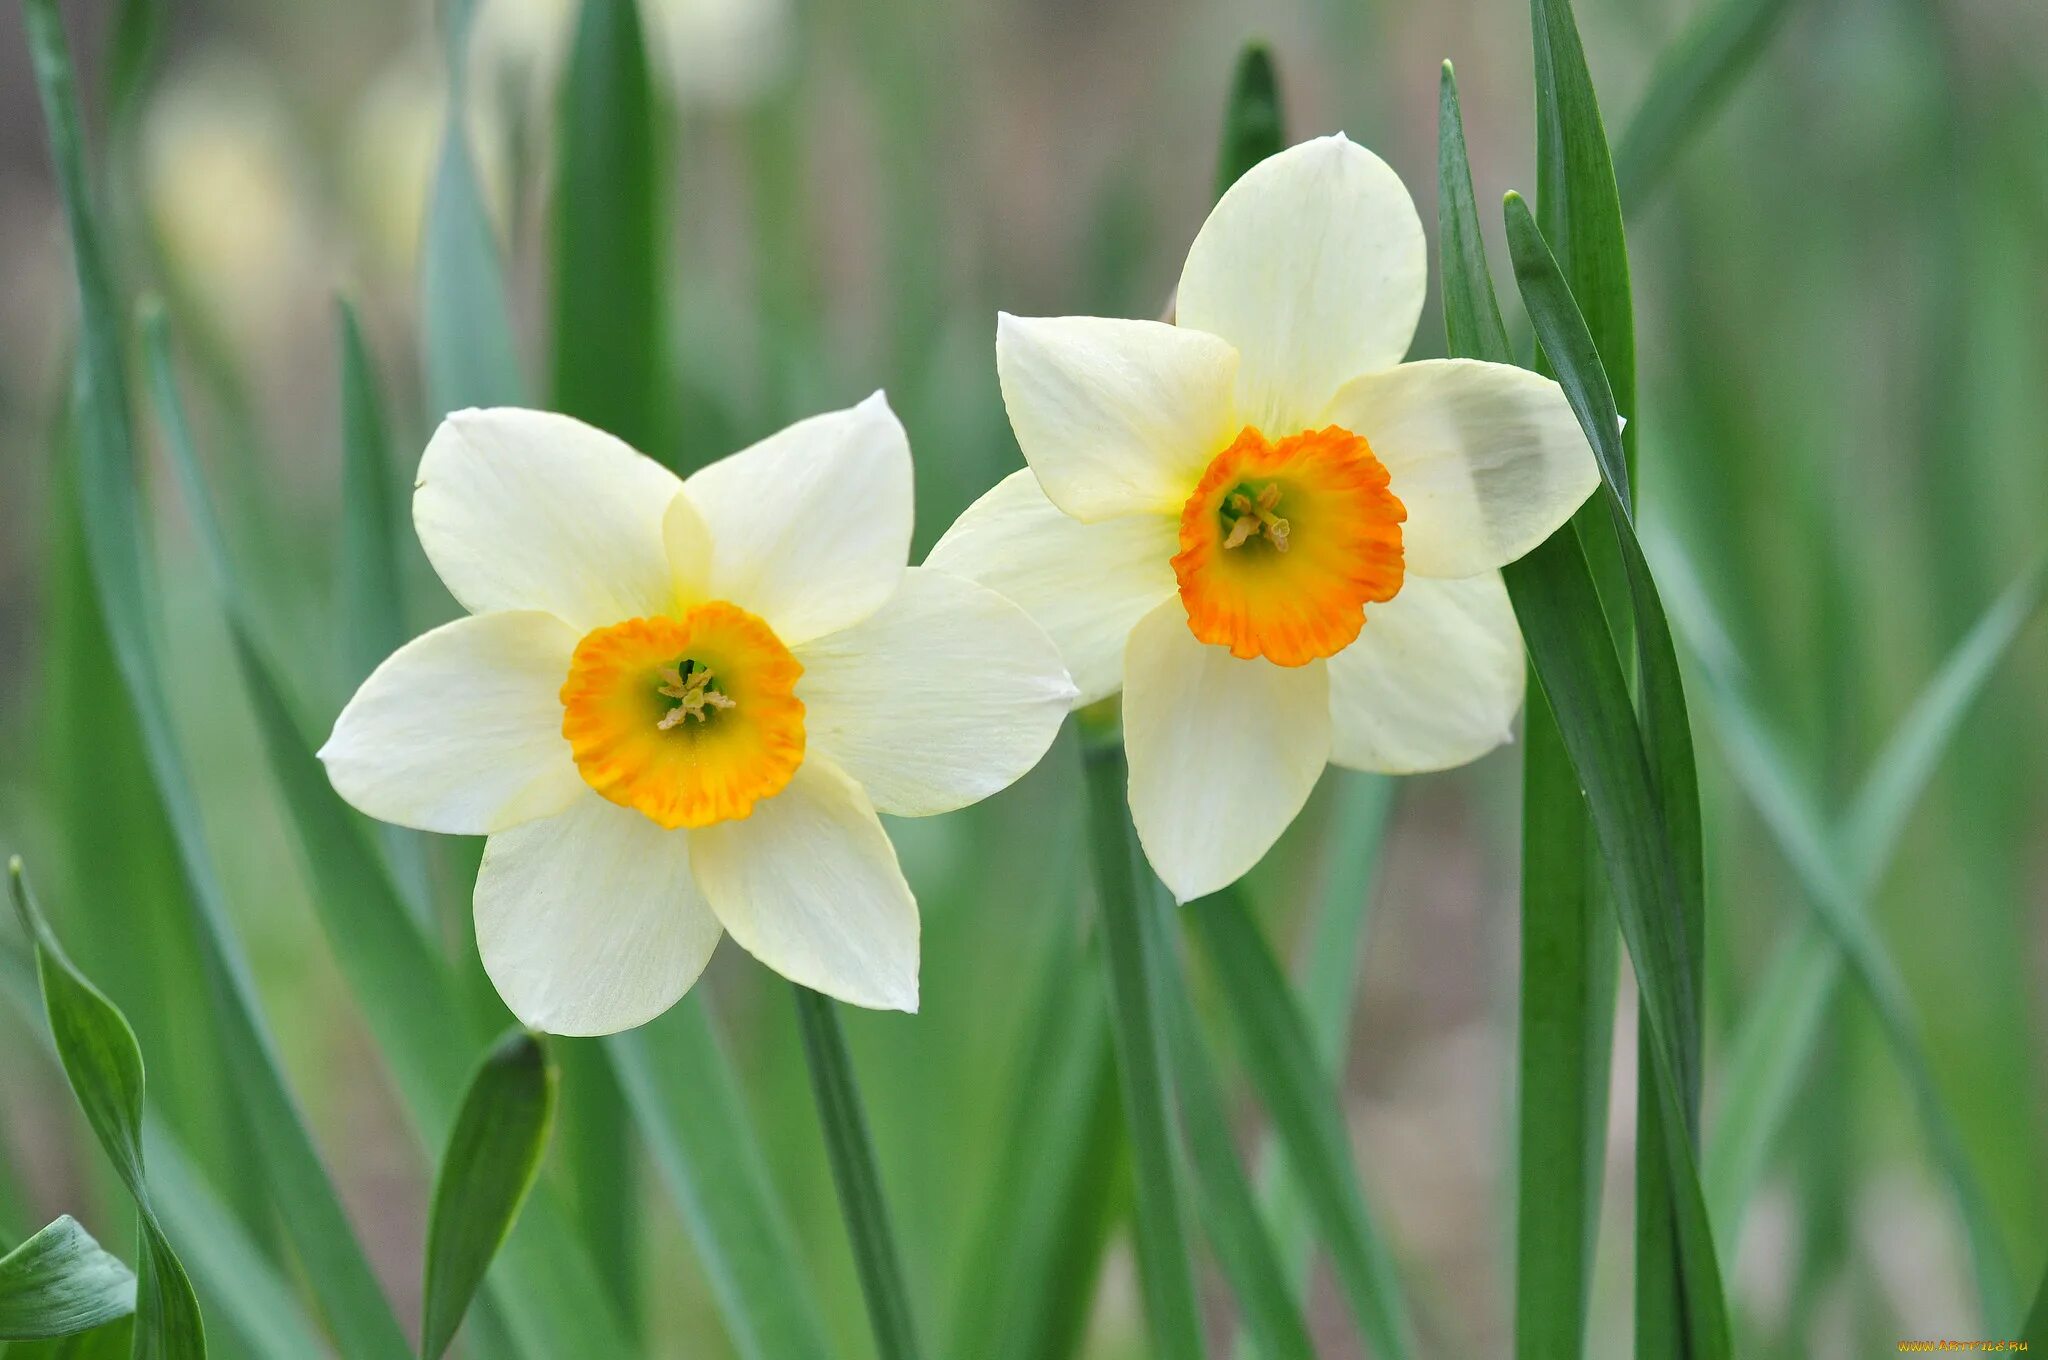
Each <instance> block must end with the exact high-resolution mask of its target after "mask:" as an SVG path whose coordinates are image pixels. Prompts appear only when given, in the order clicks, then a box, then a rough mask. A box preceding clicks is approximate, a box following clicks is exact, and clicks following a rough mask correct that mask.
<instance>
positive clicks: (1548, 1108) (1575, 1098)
mask: <svg viewBox="0 0 2048 1360" xmlns="http://www.w3.org/2000/svg"><path fill="white" fill-rule="evenodd" d="M1437 203H1438V208H1437V220H1438V236H1439V239H1440V241H1441V243H1442V244H1441V257H1442V271H1443V305H1444V334H1445V340H1446V342H1447V346H1448V352H1449V353H1450V354H1452V355H1454V356H1459V357H1463V358H1472V359H1484V360H1487V361H1488V362H1490V363H1513V362H1514V353H1513V349H1512V346H1511V345H1510V344H1509V342H1508V334H1507V327H1506V325H1505V324H1503V322H1502V321H1501V315H1500V304H1499V302H1498V301H1497V300H1496V298H1495V296H1494V291H1493V279H1492V275H1491V272H1490V271H1489V269H1488V267H1487V263H1486V244H1485V240H1484V238H1483V237H1482V236H1481V234H1480V226H1479V212H1478V207H1477V205H1476V203H1475V202H1474V199H1473V192H1472V167H1471V164H1470V162H1469V160H1468V158H1467V153H1466V147H1465V125H1464V117H1463V114H1462V111H1461V110H1460V107H1459V104H1458V89H1457V80H1456V77H1455V75H1454V73H1453V72H1452V69H1451V64H1450V63H1449V62H1445V63H1444V69H1443V75H1442V79H1441V81H1440V83H1439V86H1438V114H1437ZM1575 534H1576V530H1574V529H1573V528H1572V527H1571V526H1570V525H1567V526H1565V527H1564V528H1562V529H1560V530H1559V531H1558V536H1559V537H1560V538H1565V537H1566V536H1574V535H1575ZM1577 550H1578V549H1577V542H1576V538H1575V537H1573V538H1572V539H1571V542H1570V544H1569V546H1568V548H1567V549H1566V551H1569V552H1571V553H1574V554H1575V553H1576V552H1577ZM1508 570H1509V573H1510V579H1511V580H1512V579H1513V573H1515V572H1516V571H1517V570H1518V569H1517V568H1515V567H1510V568H1509V569H1508ZM1528 693H1529V698H1528V702H1527V705H1526V708H1525V714H1524V719H1523V734H1522V882H1521V889H1522V892H1521V897H1522V930H1521V959H1520V965H1521V988H1520V998H1519V1003H1518V1004H1519V1016H1518V1019H1519V1023H1518V1026H1517V1038H1518V1043H1517V1052H1516V1063H1517V1109H1516V1167H1517V1174H1516V1178H1515V1193H1516V1213H1515V1354H1516V1355H1517V1356H1518V1357H1520V1360H1550V1357H1554V1356H1574V1355H1578V1354H1580V1353H1581V1352H1582V1351H1583V1349H1584V1346H1585V1340H1586V1331H1587V1307H1588V1301H1589V1299H1590V1297H1591V1293H1592V1283H1593V1264H1594V1254H1595V1249H1596V1246H1597V1243H1598V1240H1599V1229H1600V1202H1601V1198H1602V1192H1603V1190H1604V1188H1605V1184H1606V1167H1607V1105H1608V1088H1609V1081H1610V1077H1611V1075H1612V1073H1611V1068H1612V1060H1611V1054H1612V1051H1613V1035H1614V1005H1615V1001H1614V997H1615V986H1616V978H1617V973H1618V966H1617V965H1618V960H1617V957H1616V953H1617V943H1616V935H1615V931H1614V927H1613V924H1612V913H1611V912H1610V911H1609V910H1608V908H1607V906H1606V905H1605V903H1604V902H1603V901H1602V900H1601V897H1600V885H1601V882H1602V878H1601V869H1600V866H1599V864H1598V863H1597V861H1596V859H1595V856H1594V847H1593V832H1592V825H1591V822H1590V821H1589V819H1588V815H1587V811H1586V804H1585V800H1584V798H1583V797H1582V796H1581V795H1580V792H1579V780H1578V776H1577V774H1576V773H1575V772H1574V771H1573V769H1572V764H1571V758H1570V756H1569V754H1568V753H1567V751H1566V749H1565V745H1564V738H1563V736H1562V735H1561V734H1560V733H1559V731H1558V727H1557V719H1556V717H1555V716H1554V715H1553V713H1552V711H1551V708H1550V703H1549V701H1548V700H1547V699H1546V698H1545V697H1544V694H1543V689H1542V686H1541V684H1540V682H1539V681H1538V680H1537V678H1536V677H1535V675H1534V673H1533V670H1532V673H1531V678H1530V683H1529V687H1528Z"/></svg>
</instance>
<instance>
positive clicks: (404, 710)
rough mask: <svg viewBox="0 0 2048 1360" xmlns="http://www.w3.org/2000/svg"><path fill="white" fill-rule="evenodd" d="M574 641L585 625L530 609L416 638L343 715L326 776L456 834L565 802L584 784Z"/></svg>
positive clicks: (405, 816) (376, 803) (373, 676)
mask: <svg viewBox="0 0 2048 1360" xmlns="http://www.w3.org/2000/svg"><path fill="white" fill-rule="evenodd" d="M575 649H576V630H575V629H573V628H571V627H570V626H569V625H568V624H566V623H563V622H562V621H561V620H560V619H558V618H556V617H555V616H554V615H552V614H542V613H539V612H537V611H532V610H526V611H520V612H516V613H500V614H478V615H476V616H475V617H473V618H466V619H457V620H455V622H453V623H448V624H443V625H442V626H441V627H439V628H436V629H434V630H433V631H432V632H430V633H424V634H422V635H421V636H419V637H416V638H414V639H413V640H412V641H411V642H408V643H406V644H405V646H403V647H400V648H399V649H398V650H397V651H396V652H393V653H392V654H391V655H390V656H389V657H388V658H386V660H385V662H384V664H383V665H381V666H379V667H377V669H376V670H374V671H372V672H371V673H370V678H369V679H367V680H365V681H363V686H362V688H361V689H359V690H357V691H356V694H355V697H354V698H353V699H350V700H349V701H348V707H346V708H344V709H342V711H341V716H340V717H339V718H336V719H335V720H334V734H333V735H332V736H330V737H328V739H327V744H326V745H325V746H323V747H321V748H320V758H321V759H322V760H324V761H326V762H327V777H328V778H329V779H330V780H332V781H333V782H334V787H335V790H336V791H337V792H338V793H340V794H341V796H342V797H343V798H346V799H347V800H348V801H349V802H351V803H353V804H355V805H356V806H357V807H358V808H361V809H362V810H363V811H364V812H367V813H369V814H370V815H371V816H372V817H376V818H379V819H380V820H383V821H387V822H396V823H398V824H399V825H400V826H412V827H418V828H419V829H420V830H422V831H440V832H444V833H446V834H448V835H452V836H480V835H487V834H489V833H490V832H493V831H502V830H504V829H505V828H506V827H508V826H516V825H518V824H519V823H520V822H524V821H531V820H532V819H533V818H535V817H545V816H547V815H549V814H550V813H553V812H558V811H560V810H561V809H562V808H563V807H565V806H567V805H568V803H569V802H570V800H571V799H573V798H574V797H575V796H576V795H577V793H578V792H580V791H581V790H582V789H583V788H584V787H585V785H584V783H583V776H582V775H580V774H578V773H577V772H576V761H575V757H574V756H572V755H571V754H570V751H569V743H568V740H567V739H566V738H564V737H563V736H562V699H561V690H562V682H563V680H565V679H567V678H568V675H569V656H570V654H571V653H572V652H573V651H575Z"/></svg>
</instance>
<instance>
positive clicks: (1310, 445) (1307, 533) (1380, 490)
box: [1173, 425, 1408, 666]
mask: <svg viewBox="0 0 2048 1360" xmlns="http://www.w3.org/2000/svg"><path fill="white" fill-rule="evenodd" d="M1407 518H1408V511H1407V509H1406V508H1405V507H1404V506H1403V505H1402V504H1401V502H1400V501H1399V500H1398V499H1397V498H1396V497H1395V495H1394V493H1393V492H1392V491H1390V490H1388V489H1387V470H1386V468H1385V467H1384V466H1382V465H1381V463H1380V460H1379V459H1378V458H1376V457H1374V456H1373V452H1372V448H1371V446H1370V445H1368V444H1367V443H1366V442H1365V440H1364V439H1363V438H1361V437H1360V436H1358V435H1355V434H1353V433H1352V432H1351V431H1349V430H1347V429H1344V428H1343V427H1342V426H1339V425H1330V426H1326V427H1325V428H1323V429H1320V430H1305V431H1303V432H1302V433H1300V434H1294V435H1289V436H1287V437H1286V438H1284V439H1280V440H1277V441H1274V440H1269V439H1267V438H1266V436H1265V435H1264V434H1262V433H1261V432H1260V431H1258V430H1257V429H1254V428H1253V427H1252V426H1249V425H1247V426H1245V428H1244V429H1243V431H1241V432H1240V433H1239V434H1238V436H1237V438H1236V439H1235V440H1233V441H1231V444H1230V446H1229V447H1228V448H1226V449H1224V450H1223V452H1221V453H1219V454H1217V455H1216V457H1215V458H1214V459H1213V460H1211V461H1210V463H1209V467H1208V470H1207V471H1205V472H1204V473H1203V474H1202V480H1201V482H1200V484H1199V485H1197V486H1196V487H1195V491H1194V494H1193V495H1191V496H1189V497H1188V499H1187V504H1186V505H1185V506H1183V507H1182V509H1181V514H1180V551H1179V552H1178V553H1177V554H1175V555H1174V559H1173V574H1174V576H1175V578H1176V579H1178V580H1179V582H1180V598H1181V603H1182V605H1184V606H1185V607H1186V609H1187V613H1188V627H1189V628H1190V629H1191V630H1193V632H1194V635H1195V636H1196V637H1198V638H1200V639H1201V640H1202V641H1204V642H1209V643H1214V644H1216V645H1218V646H1223V647H1228V648H1229V649H1230V654H1231V655H1232V656H1237V657H1244V658H1247V659H1249V658H1251V657H1257V656H1263V657H1265V658H1266V659H1267V660H1268V661H1271V662H1273V663H1274V664H1276V665H1280V666H1303V665H1306V664H1308V663H1309V662H1311V661H1313V660H1315V659H1316V658H1317V657H1324V656H1332V655H1334V654H1336V653H1337V652H1340V651H1342V650H1343V649H1344V648H1345V647H1347V646H1349V645H1350V644H1351V642H1352V641H1353V640H1354V639H1355V638H1357V636H1358V632H1359V629H1361V628H1363V627H1364V626H1365V606H1366V605H1368V604H1373V603H1379V602H1384V601H1386V600H1391V599H1393V598H1394V596H1395V594H1396V593H1397V592H1399V590H1400V589H1401V581H1402V576H1403V567H1402V560H1401V522H1402V521H1403V520H1405V519H1407Z"/></svg>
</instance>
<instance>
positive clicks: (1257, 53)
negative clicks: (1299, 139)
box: [1216, 43, 1287, 198]
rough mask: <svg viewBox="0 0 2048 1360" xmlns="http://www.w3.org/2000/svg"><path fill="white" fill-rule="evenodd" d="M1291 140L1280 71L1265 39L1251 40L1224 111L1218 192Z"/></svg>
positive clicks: (1241, 56)
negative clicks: (1281, 104) (1282, 103)
mask: <svg viewBox="0 0 2048 1360" xmlns="http://www.w3.org/2000/svg"><path fill="white" fill-rule="evenodd" d="M1286 144H1287V125H1286V114H1285V111H1284V110H1283V109H1282V108H1281V106H1280V73H1279V72H1278V71H1277V70H1275V69H1274V66H1273V52H1272V49H1270V48H1268V47H1267V46H1266V45H1265V44H1264V43H1248V44H1246V46H1245V49H1244V51H1243V52H1241V53H1239V54H1238V58H1237V71H1236V74H1235V75H1234V76H1233V77H1232V78H1231V82H1230V100H1229V102H1228V103H1227V104H1226V105H1225V107H1224V113H1223V143H1222V150H1221V152H1220V153H1219V154H1218V156H1217V162H1216V194H1217V197H1219V198H1220V197H1222V195H1223V191H1224V190H1225V189H1228V188H1229V187H1230V186H1231V185H1233V184H1235V183H1237V181H1238V178H1239V177H1240V176H1242V175H1243V174H1244V172H1245V171H1247V170H1249V169H1251V168H1252V167H1253V166H1254V165H1257V164H1258V163H1259V162H1260V161H1262V160H1264V159H1266V157H1268V156H1271V155H1274V154H1276V153H1278V152H1279V151H1280V150H1281V148H1283V147H1284V146H1286Z"/></svg>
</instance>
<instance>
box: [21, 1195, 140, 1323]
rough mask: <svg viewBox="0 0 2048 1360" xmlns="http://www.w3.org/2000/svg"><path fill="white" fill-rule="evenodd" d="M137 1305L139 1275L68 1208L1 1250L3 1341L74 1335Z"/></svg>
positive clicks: (131, 1310) (121, 1314)
mask: <svg viewBox="0 0 2048 1360" xmlns="http://www.w3.org/2000/svg"><path fill="white" fill-rule="evenodd" d="M134 1311H135V1276H134V1275H133V1274H131V1273H130V1272H129V1270H128V1267H127V1266H124V1265H122V1264H121V1262H120V1261H119V1260H117V1259H116V1258H114V1257H113V1256H111V1255H109V1254H108V1253H107V1252H105V1251H103V1250H101V1249H100V1244H99V1243H97V1242H95V1241H93V1240H92V1234H91V1233H88V1232H87V1231H86V1230H85V1229H84V1228H81V1227H80V1226H79V1225H78V1220H77V1219H75V1218H73V1217H71V1215H69V1214H66V1215H64V1216H63V1217H62V1218H59V1219H58V1220H57V1221H56V1222H54V1223H52V1224H50V1226H48V1227H47V1228H44V1229H43V1230H42V1231H41V1232H39V1233H37V1234H36V1235H35V1236H33V1237H31V1238H29V1239H28V1240H27V1241H26V1242H23V1243H22V1244H21V1245H20V1246H18V1247H16V1248H15V1249H14V1250H13V1251H10V1252H8V1253H7V1254H6V1255H5V1256H0V1341H19V1340H23V1339H27V1338H33V1337H47V1336H70V1335H71V1334H72V1333H74V1332H83V1331H88V1330H90V1329H92V1328H94V1327H97V1326H99V1325H100V1324H101V1323H103V1322H111V1321H113V1320H114V1319H115V1318H118V1317H125V1316H127V1315H128V1314H130V1313H132V1312H134Z"/></svg>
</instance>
